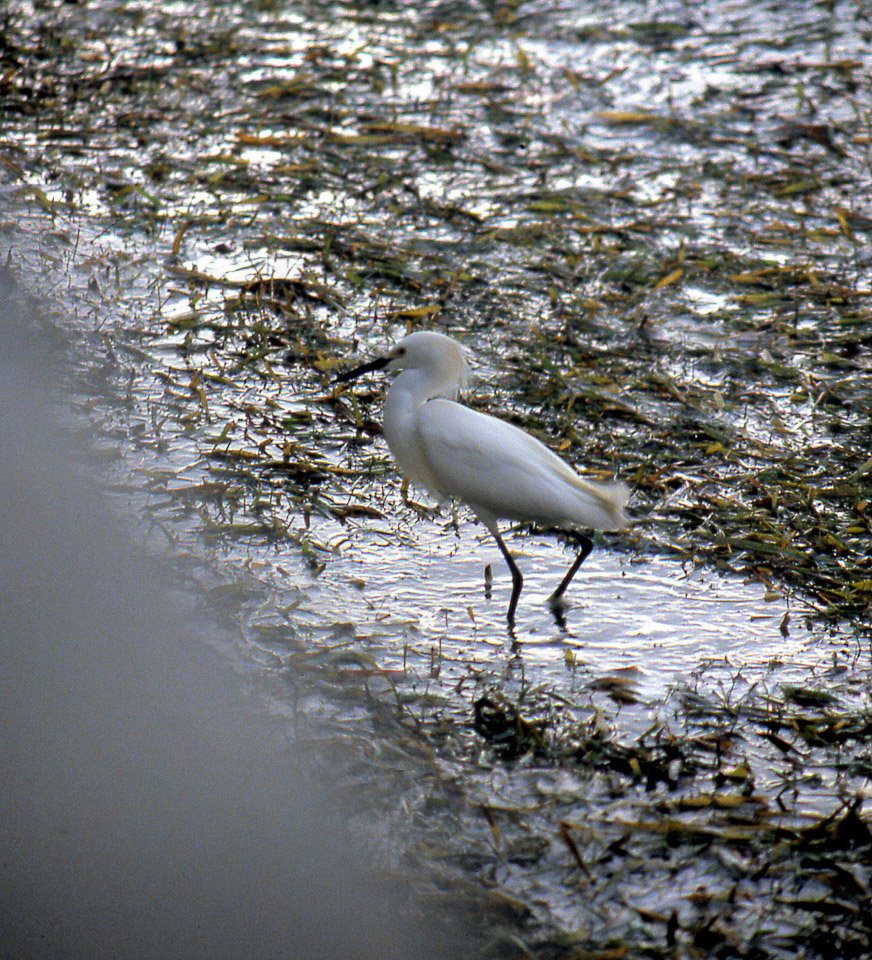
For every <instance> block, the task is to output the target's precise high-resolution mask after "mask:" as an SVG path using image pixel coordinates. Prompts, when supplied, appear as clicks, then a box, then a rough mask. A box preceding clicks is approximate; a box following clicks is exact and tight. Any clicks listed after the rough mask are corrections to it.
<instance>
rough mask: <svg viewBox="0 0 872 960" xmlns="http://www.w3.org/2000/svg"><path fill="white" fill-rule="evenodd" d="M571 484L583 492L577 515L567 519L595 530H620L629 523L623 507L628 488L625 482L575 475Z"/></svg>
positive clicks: (625, 503) (628, 494)
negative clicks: (599, 481) (595, 479)
mask: <svg viewBox="0 0 872 960" xmlns="http://www.w3.org/2000/svg"><path fill="white" fill-rule="evenodd" d="M573 486H575V487H576V489H578V491H579V492H580V493H582V494H583V499H582V502H581V503H580V504H579V507H580V509H579V511H578V513H577V515H575V516H573V517H568V518H567V519H568V520H571V521H572V522H573V523H576V524H578V525H579V526H585V527H593V528H594V529H595V530H621V529H623V528H624V527H626V526H628V525H629V522H630V521H629V518H628V517H627V513H626V510H625V507H626V505H627V501H628V500H629V499H630V488H629V487H628V486H627V485H626V484H625V483H621V482H620V481H618V480H616V481H613V482H610V483H595V482H593V481H591V480H585V479H584V478H583V477H579V476H578V475H576V477H575V480H574V483H573Z"/></svg>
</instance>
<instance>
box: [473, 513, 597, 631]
mask: <svg viewBox="0 0 872 960" xmlns="http://www.w3.org/2000/svg"><path fill="white" fill-rule="evenodd" d="M491 533H492V534H493V535H494V540H496V542H497V546H498V547H499V548H500V550H501V551H502V554H503V556H504V557H505V559H506V563H507V564H508V565H509V570H511V571H512V599H511V600H509V612H508V614H507V615H506V619H507V620H508V621H509V625H511V624H513V623H514V622H515V607H517V605H518V597H520V595H521V587H523V586H524V578H523V577H522V576H521V571H520V570H519V569H518V565H517V564H516V563H515V561H514V560H513V559H512V555H511V554H510V553H509V551H508V550H507V549H506V545H505V544H504V543H503V538H502V537H501V536H500V535H499V533H498V532H497V530H496V528H494V529H493V530H491ZM591 546H593V544H591ZM588 552H590V551H588ZM582 559H583V558H582ZM568 582H569V581H568V580H567V583H568Z"/></svg>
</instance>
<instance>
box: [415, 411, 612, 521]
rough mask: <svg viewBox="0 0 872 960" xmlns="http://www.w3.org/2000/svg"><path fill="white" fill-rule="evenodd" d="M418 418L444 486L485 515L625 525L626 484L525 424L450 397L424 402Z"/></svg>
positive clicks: (423, 440) (425, 448)
mask: <svg viewBox="0 0 872 960" xmlns="http://www.w3.org/2000/svg"><path fill="white" fill-rule="evenodd" d="M417 418H418V421H417V424H416V428H417V432H418V435H419V437H420V439H421V447H422V449H423V451H424V453H425V455H426V457H427V461H428V465H429V466H430V469H431V470H432V472H433V474H434V476H436V478H437V479H438V481H439V486H440V488H441V489H442V490H444V491H445V492H446V493H448V494H450V495H451V496H453V497H455V498H457V499H458V500H462V501H464V502H465V503H468V504H469V505H470V506H471V507H472V508H473V510H474V511H475V512H476V513H477V514H478V515H479V516H480V517H481V518H482V519H483V520H493V519H496V518H499V517H504V518H507V519H512V520H528V521H532V522H536V523H544V524H555V525H566V524H577V525H579V526H589V527H595V528H597V529H616V528H618V527H621V526H624V525H625V517H624V514H623V506H624V503H625V502H626V500H627V491H626V487H624V486H623V484H599V483H590V482H588V481H586V480H584V479H582V478H581V477H579V476H578V474H577V473H576V472H575V471H574V470H573V469H572V468H571V467H570V466H569V465H568V464H567V463H566V462H565V461H563V460H561V459H560V457H558V456H557V455H556V454H555V453H553V452H552V451H551V450H549V449H548V448H547V447H546V446H544V444H542V443H540V442H539V441H538V440H537V439H536V438H535V437H532V436H530V434H528V433H525V432H524V431H523V430H520V429H519V428H518V427H515V426H513V425H512V424H510V423H506V422H505V421H503V420H497V419H496V418H495V417H491V416H488V415H487V414H483V413H479V412H478V411H476V410H471V409H470V408H469V407H464V406H463V405H462V404H459V403H454V402H452V401H449V400H431V401H429V402H427V403H425V404H423V406H421V407H420V408H419V410H418V412H417Z"/></svg>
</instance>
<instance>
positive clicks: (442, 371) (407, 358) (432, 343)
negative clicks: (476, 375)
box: [336, 330, 470, 396]
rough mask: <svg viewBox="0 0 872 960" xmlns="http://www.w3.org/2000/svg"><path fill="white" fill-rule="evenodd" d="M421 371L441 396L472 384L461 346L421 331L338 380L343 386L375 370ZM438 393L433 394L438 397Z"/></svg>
mask: <svg viewBox="0 0 872 960" xmlns="http://www.w3.org/2000/svg"><path fill="white" fill-rule="evenodd" d="M385 367H388V368H389V369H392V370H418V371H420V372H421V374H422V375H423V376H424V377H426V378H427V380H429V381H430V382H431V383H432V384H434V385H438V391H437V392H438V394H443V395H449V394H456V393H457V391H458V390H462V389H463V388H464V387H466V386H467V385H468V383H469V379H470V370H469V365H468V364H467V362H466V357H465V356H464V355H463V351H462V350H461V348H460V344H459V343H457V341H456V340H452V339H451V337H446V336H445V334H444V333H436V332H435V331H433V330H420V331H418V332H417V333H410V334H409V335H408V336H407V337H403V339H402V340H400V342H399V343H398V344H396V346H394V347H392V348H391V349H390V350H389V351H388V352H387V353H386V354H384V355H383V356H381V357H379V358H378V359H376V360H371V361H370V362H369V363H365V364H363V366H360V367H355V368H354V369H353V370H347V371H346V372H345V373H340V374H339V376H338V377H336V380H337V381H339V382H340V383H344V382H345V381H347V380H353V379H355V378H356V377H359V376H361V375H362V374H364V373H369V372H370V371H372V370H382V369H384V368H385ZM437 392H434V393H433V394H431V395H432V396H436V395H437Z"/></svg>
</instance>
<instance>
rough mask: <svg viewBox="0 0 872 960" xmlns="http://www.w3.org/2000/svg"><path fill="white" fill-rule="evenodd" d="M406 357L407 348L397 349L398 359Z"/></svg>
mask: <svg viewBox="0 0 872 960" xmlns="http://www.w3.org/2000/svg"><path fill="white" fill-rule="evenodd" d="M405 355H406V348H405V347H397V356H398V357H404V356H405Z"/></svg>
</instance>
